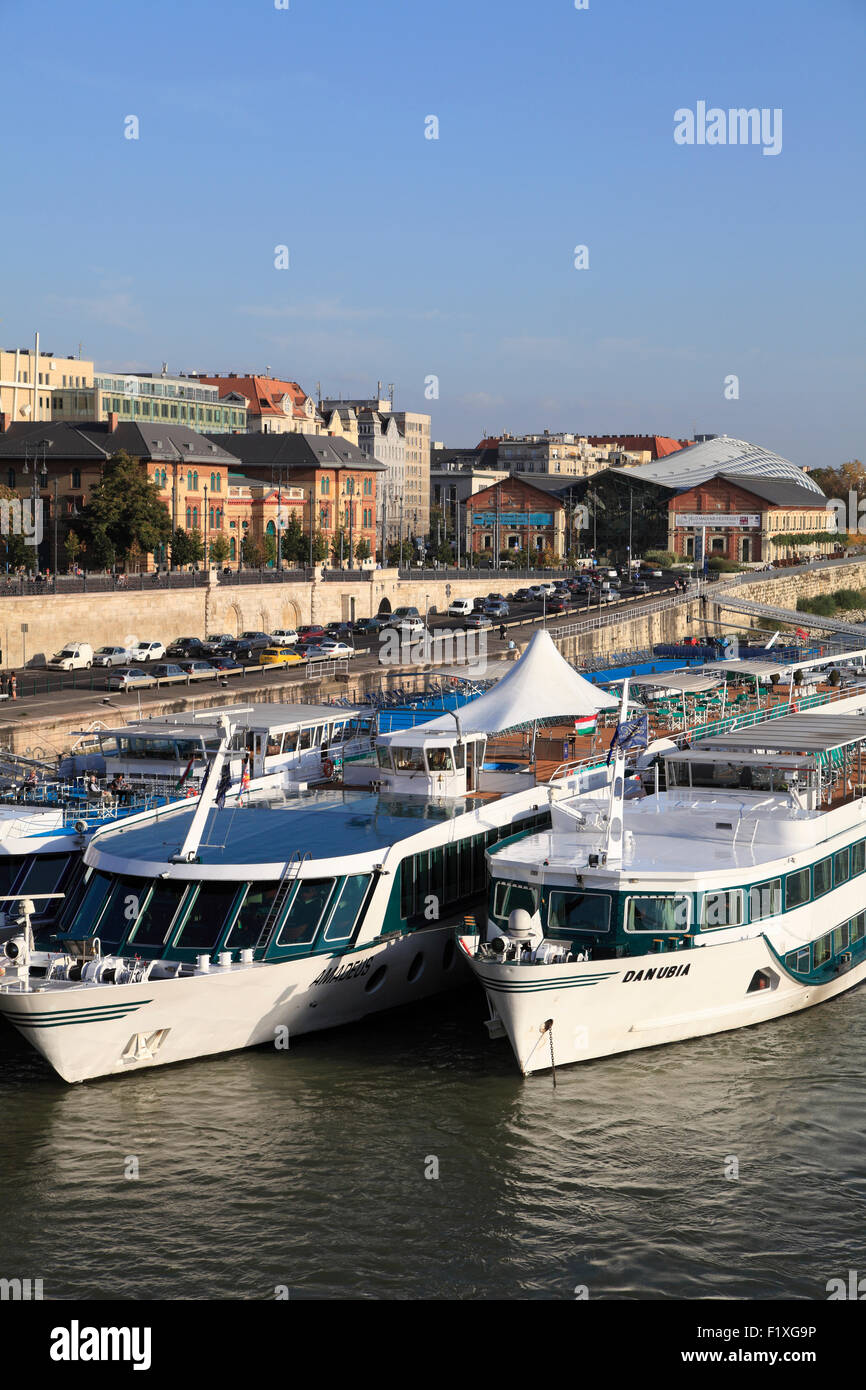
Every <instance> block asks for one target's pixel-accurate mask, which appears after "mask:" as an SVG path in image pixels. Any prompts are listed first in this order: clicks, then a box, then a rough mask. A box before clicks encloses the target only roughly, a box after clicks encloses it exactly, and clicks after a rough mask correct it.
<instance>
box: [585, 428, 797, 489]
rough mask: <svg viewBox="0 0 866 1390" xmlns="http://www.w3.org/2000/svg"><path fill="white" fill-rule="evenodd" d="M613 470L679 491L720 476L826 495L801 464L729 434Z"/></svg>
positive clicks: (627, 476)
mask: <svg viewBox="0 0 866 1390" xmlns="http://www.w3.org/2000/svg"><path fill="white" fill-rule="evenodd" d="M611 471H612V472H614V473H621V474H622V475H623V477H626V478H630V479H636V480H639V481H641V482H646V483H658V484H660V486H662V487H670V488H676V489H677V490H678V491H679V490H680V489H683V490H684V489H686V488H691V487H696V486H697V485H698V484H700V483H705V482H707V481H708V480H709V479H710V478H714V477H715V476H716V474H717V473H725V474H727V475H729V476H730V475H732V474H733V475H736V476H738V477H743V478H786V479H788V481H789V482H795V483H799V484H800V486H801V487H805V488H807V489H809V490H810V491H812V492H817V493H818V494H819V495H820V496H823V493H821V489H820V488H819V487H818V484H817V483H814V482H813V481H812V479H811V478H810V477H809V475H808V473H806V472H805V471H804V470H803V469H802V468H801V467H800V466H799V465H798V464H796V463H792V462H791V461H790V459H786V458H782V456H781V454H774V453H773V452H772V450H770V449H764V448H762V447H761V445H759V444H749V443H748V442H747V441H746V440H745V439H732V438H731V437H730V436H729V435H727V434H720V435H716V436H715V437H714V438H712V439H705V440H703V441H702V442H701V443H700V444H690V445H689V446H688V447H687V448H685V449H678V450H677V451H676V453H673V454H667V455H666V456H665V457H664V458H659V459H655V460H654V461H653V462H652V463H643V464H640V465H639V466H638V467H637V468H614V469H612V470H611Z"/></svg>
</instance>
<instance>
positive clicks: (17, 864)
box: [0, 855, 21, 897]
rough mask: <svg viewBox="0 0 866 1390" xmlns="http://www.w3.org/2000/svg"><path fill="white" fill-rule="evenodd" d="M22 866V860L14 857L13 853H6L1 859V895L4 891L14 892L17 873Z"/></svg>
mask: <svg viewBox="0 0 866 1390" xmlns="http://www.w3.org/2000/svg"><path fill="white" fill-rule="evenodd" d="M20 868H21V860H20V859H13V858H12V856H11V855H6V856H5V858H3V859H0V897H2V896H3V894H4V893H11V892H12V884H13V883H14V882H15V875H16V874H17V873H18V870H19V869H20Z"/></svg>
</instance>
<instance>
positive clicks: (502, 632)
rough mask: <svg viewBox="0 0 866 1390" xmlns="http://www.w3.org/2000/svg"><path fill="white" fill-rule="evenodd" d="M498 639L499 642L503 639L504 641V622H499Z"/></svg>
mask: <svg viewBox="0 0 866 1390" xmlns="http://www.w3.org/2000/svg"><path fill="white" fill-rule="evenodd" d="M499 640H500V642H504V641H505V624H504V623H500V624H499Z"/></svg>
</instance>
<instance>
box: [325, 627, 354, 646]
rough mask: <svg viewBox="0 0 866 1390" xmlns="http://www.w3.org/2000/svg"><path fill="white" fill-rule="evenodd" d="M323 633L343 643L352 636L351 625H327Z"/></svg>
mask: <svg viewBox="0 0 866 1390" xmlns="http://www.w3.org/2000/svg"><path fill="white" fill-rule="evenodd" d="M325 632H326V633H327V635H328V636H329V637H336V638H337V639H338V641H341V642H345V641H346V639H347V638H349V637H351V636H352V624H351V623H327V624H326V625H325Z"/></svg>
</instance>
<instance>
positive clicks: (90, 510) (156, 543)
mask: <svg viewBox="0 0 866 1390" xmlns="http://www.w3.org/2000/svg"><path fill="white" fill-rule="evenodd" d="M78 525H79V528H80V530H81V534H82V539H83V541H84V544H85V546H86V548H87V554H88V558H89V559H96V560H97V562H98V563H103V564H112V563H114V561H115V559H120V560H124V559H126V557H127V556H128V555H129V554H130V552H131V551H132V549H133V547H134V546H137V547H138V548H139V550H140V551H142V552H147V553H149V554H152V553H153V552H154V551H157V550H158V549H159V547H160V546H161V545H164V544H165V543H166V542H167V541H168V539H169V536H170V535H171V518H170V516H169V513H168V508H167V507H166V505H165V503H164V502H163V501H162V500H161V498H160V496H159V489H158V488H157V486H156V484H155V483H152V482H151V481H150V480H149V479H148V477H147V474H146V473H145V471H144V469H143V468H142V466H141V464H140V463H138V462H137V461H136V460H135V459H132V458H130V456H129V454H127V453H124V452H123V451H121V452H120V453H118V454H115V455H114V457H113V458H111V459H109V460H108V463H107V464H106V465H105V468H104V470H103V476H102V480H101V482H99V483H98V484H97V485H96V487H95V488H94V489H93V491H92V492H91V494H90V501H89V502H88V503H87V506H86V507H85V508H84V509H83V511H82V513H81V516H80V518H79V523H78Z"/></svg>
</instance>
